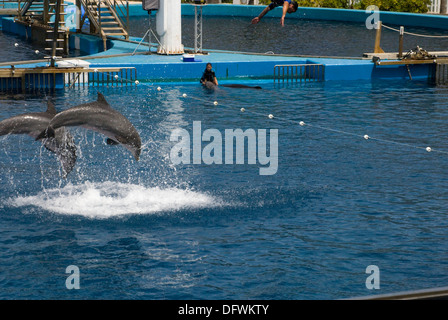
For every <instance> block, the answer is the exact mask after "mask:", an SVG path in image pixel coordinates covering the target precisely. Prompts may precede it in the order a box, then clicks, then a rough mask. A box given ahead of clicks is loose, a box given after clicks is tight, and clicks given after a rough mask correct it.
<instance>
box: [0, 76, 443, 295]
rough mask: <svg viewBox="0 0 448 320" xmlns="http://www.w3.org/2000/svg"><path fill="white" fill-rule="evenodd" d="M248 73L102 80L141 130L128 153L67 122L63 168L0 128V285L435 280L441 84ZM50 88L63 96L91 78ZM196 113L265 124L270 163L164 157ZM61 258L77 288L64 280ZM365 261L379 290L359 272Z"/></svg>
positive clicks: (198, 117)
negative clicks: (63, 173)
mask: <svg viewBox="0 0 448 320" xmlns="http://www.w3.org/2000/svg"><path fill="white" fill-rule="evenodd" d="M257 83H258V84H259V85H260V86H262V88H263V89H262V90H247V89H246V90H244V89H231V88H220V89H219V90H216V91H207V90H204V89H203V88H201V87H200V86H199V85H197V84H163V85H160V87H161V90H160V91H158V90H156V87H157V86H152V85H151V84H142V85H139V86H137V87H136V88H131V87H128V88H125V89H120V88H102V90H101V91H102V93H103V94H104V95H105V96H106V98H107V100H108V101H109V103H110V104H111V105H112V106H113V107H114V108H116V109H117V110H119V111H120V112H122V113H123V114H124V115H126V116H127V117H128V118H129V119H130V120H131V121H132V122H133V124H134V125H135V127H136V128H137V130H138V131H139V133H140V135H141V138H142V141H143V144H144V146H145V148H144V150H143V152H142V156H141V160H140V161H139V162H135V160H133V159H132V158H131V156H130V154H129V153H128V152H127V151H126V150H125V149H124V148H121V147H117V146H108V145H106V144H105V139H104V138H103V137H102V136H100V135H98V134H93V133H91V132H90V131H85V130H83V129H75V130H71V131H72V133H73V134H74V136H75V139H76V141H77V145H78V162H77V165H76V167H75V170H74V171H73V172H72V173H71V174H70V175H69V177H68V179H67V180H66V181H64V180H62V179H60V178H59V167H58V163H57V161H56V159H55V158H54V157H53V156H52V155H50V154H49V153H48V152H47V151H46V150H45V149H43V148H41V147H40V144H39V143H37V142H34V141H32V139H31V138H29V137H25V136H8V137H0V154H1V157H0V166H1V170H0V179H1V188H2V192H1V197H0V249H1V252H2V254H1V255H0V266H1V267H0V270H1V272H0V283H1V287H2V290H1V293H0V297H1V298H3V299H11V298H44V299H64V298H68V299H72V298H81V299H86V298H91V299H338V298H348V297H353V296H361V295H371V294H378V293H391V292H396V291H403V290H413V289H423V288H430V287H436V286H441V285H445V284H446V283H447V281H448V277H447V274H448V273H447V270H448V260H447V257H446V252H447V243H448V242H447V240H448V239H447V233H446V230H447V229H446V228H447V219H446V199H447V191H446V183H447V175H446V172H447V169H448V167H447V162H446V156H445V154H443V153H440V152H439V153H438V152H435V151H434V152H427V151H425V149H424V148H425V147H427V146H431V147H432V148H433V149H434V150H439V151H445V152H446V151H448V146H447V144H446V132H445V131H446V120H447V118H448V112H447V110H446V97H447V94H448V92H447V90H446V88H443V87H432V86H428V85H427V84H426V83H423V82H412V81H409V82H400V83H396V82H394V81H381V82H375V81H373V82H371V81H366V82H359V81H358V82H351V81H345V82H327V83H308V84H306V85H286V86H279V85H274V84H272V82H269V81H259V82H257ZM184 94H186V96H185V97H184V96H183V95H184ZM42 98H44V96H25V98H24V100H0V119H4V118H7V117H10V116H12V115H16V114H18V113H23V112H31V111H36V112H38V111H41V110H42V109H43V108H44V104H43V102H42ZM53 98H54V101H55V103H56V105H57V106H58V107H59V108H60V109H61V108H64V109H65V108H67V107H69V106H73V105H76V104H79V103H83V102H88V101H92V100H95V99H96V88H90V89H79V90H78V89H77V90H70V91H69V90H67V91H58V92H57V93H56V94H55V95H54V97H53ZM215 101H216V102H217V103H218V104H217V105H215V104H214V102H215ZM241 108H244V110H245V112H241ZM269 114H272V115H273V116H274V117H273V118H272V119H270V118H269V117H268V115H269ZM195 121H200V123H201V126H202V131H203V132H204V131H205V130H207V129H214V130H215V132H220V133H222V134H223V135H224V133H225V130H226V129H237V128H241V129H243V130H247V129H253V130H254V131H257V132H258V130H260V129H272V130H274V129H277V130H278V170H277V171H276V173H275V174H272V175H265V176H263V175H260V174H259V168H260V164H259V163H255V164H248V159H246V160H245V162H244V164H225V163H223V164H205V163H201V164H193V163H192V164H188V165H186V164H179V165H175V164H173V162H172V160H171V156H170V153H171V151H172V149H173V146H174V145H175V144H176V143H175V142H173V141H170V136H171V135H172V133H173V130H175V129H185V131H187V132H189V133H191V134H192V133H193V131H192V130H193V122H195ZM300 121H304V122H305V123H306V124H309V126H307V125H305V126H300ZM311 125H312V126H311ZM350 133H354V134H356V135H355V136H354V135H351V134H350ZM365 134H367V135H369V136H370V137H372V139H368V140H366V139H364V138H363V135H365ZM374 137H376V138H378V139H382V140H383V141H379V140H374V139H373V138H374ZM206 144H207V143H206V142H203V146H204V147H205V145H206ZM271 147H272V145H271ZM417 147H423V149H419V148H417ZM69 265H76V266H78V267H79V268H80V272H81V278H80V280H81V288H80V289H79V290H68V289H67V288H66V286H65V280H66V278H67V276H68V275H67V274H65V270H66V267H67V266H69ZM369 265H376V266H378V268H379V269H380V271H381V288H380V290H373V291H372V290H368V289H367V288H366V285H365V282H366V278H367V276H368V274H366V268H367V267H368V266H369Z"/></svg>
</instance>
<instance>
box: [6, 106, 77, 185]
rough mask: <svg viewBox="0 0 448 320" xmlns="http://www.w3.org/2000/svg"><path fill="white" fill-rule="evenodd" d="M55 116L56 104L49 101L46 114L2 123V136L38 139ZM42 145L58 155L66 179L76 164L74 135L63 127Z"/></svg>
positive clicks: (30, 115) (16, 118)
mask: <svg viewBox="0 0 448 320" xmlns="http://www.w3.org/2000/svg"><path fill="white" fill-rule="evenodd" d="M55 115H56V109H55V107H54V104H53V103H52V102H51V101H48V102H47V110H46V111H45V112H35V113H25V114H21V115H18V116H14V117H11V118H8V119H5V120H3V121H0V136H3V135H8V134H27V135H29V136H31V137H33V138H34V139H36V138H37V136H38V135H39V134H40V133H41V132H42V130H45V128H47V127H48V125H49V124H50V121H51V119H52V118H53V117H54V116H55ZM42 143H43V145H44V146H45V148H47V149H48V150H49V151H51V152H53V153H56V155H57V157H58V159H59V161H60V163H61V165H62V171H63V177H64V178H66V177H67V175H68V174H69V173H70V172H71V171H72V170H73V167H74V166H75V163H76V145H75V143H74V140H73V137H72V135H71V134H70V133H69V132H68V131H66V130H65V128H63V127H61V128H58V130H56V131H55V135H54V136H53V137H51V138H48V139H44V140H43V141H42Z"/></svg>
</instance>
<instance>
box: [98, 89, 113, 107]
mask: <svg viewBox="0 0 448 320" xmlns="http://www.w3.org/2000/svg"><path fill="white" fill-rule="evenodd" d="M97 101H98V102H99V103H101V104H103V105H105V106H107V107H108V108H110V106H109V104H108V103H107V101H106V98H104V96H103V94H102V93H100V92H98V99H97Z"/></svg>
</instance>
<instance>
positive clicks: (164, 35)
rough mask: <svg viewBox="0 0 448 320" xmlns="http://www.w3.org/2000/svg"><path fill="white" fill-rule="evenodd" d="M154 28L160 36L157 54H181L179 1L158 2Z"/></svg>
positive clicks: (182, 46)
mask: <svg viewBox="0 0 448 320" xmlns="http://www.w3.org/2000/svg"><path fill="white" fill-rule="evenodd" d="M159 6H160V8H159V10H158V11H157V15H156V28H157V33H158V34H159V36H160V45H159V47H158V49H157V53H159V54H183V53H184V45H183V44H182V24H181V22H182V20H181V19H182V17H181V5H180V0H160V4H159Z"/></svg>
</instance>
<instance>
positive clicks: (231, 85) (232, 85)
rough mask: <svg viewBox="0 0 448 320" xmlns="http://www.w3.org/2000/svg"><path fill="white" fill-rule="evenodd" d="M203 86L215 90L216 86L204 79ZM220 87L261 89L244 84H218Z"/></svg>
mask: <svg viewBox="0 0 448 320" xmlns="http://www.w3.org/2000/svg"><path fill="white" fill-rule="evenodd" d="M204 87H205V88H207V89H209V90H215V89H216V88H217V87H218V86H216V85H215V84H214V83H213V82H211V81H206V82H205V84H204ZM220 87H226V88H239V89H261V87H260V86H246V85H244V84H235V83H232V84H222V85H220Z"/></svg>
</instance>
